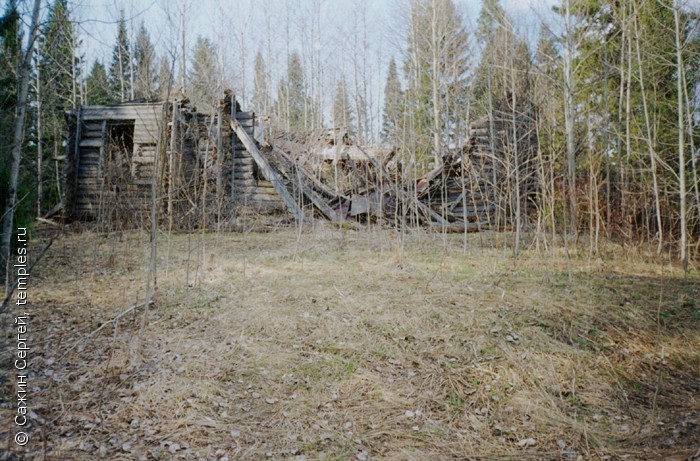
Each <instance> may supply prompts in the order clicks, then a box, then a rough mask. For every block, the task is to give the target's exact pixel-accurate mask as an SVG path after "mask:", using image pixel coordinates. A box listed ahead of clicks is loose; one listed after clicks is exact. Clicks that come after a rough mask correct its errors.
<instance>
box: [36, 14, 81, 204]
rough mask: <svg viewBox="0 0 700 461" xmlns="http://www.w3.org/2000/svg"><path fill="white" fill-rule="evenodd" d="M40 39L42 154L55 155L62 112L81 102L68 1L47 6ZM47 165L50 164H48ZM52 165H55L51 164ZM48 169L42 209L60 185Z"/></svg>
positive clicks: (55, 200)
mask: <svg viewBox="0 0 700 461" xmlns="http://www.w3.org/2000/svg"><path fill="white" fill-rule="evenodd" d="M41 32H42V35H43V40H42V42H41V43H42V44H41V46H38V47H37V48H38V49H39V66H40V69H39V75H40V81H39V85H40V97H41V121H40V122H41V127H42V129H41V138H42V139H40V140H38V142H40V143H41V145H42V148H43V156H44V157H46V158H48V157H53V158H57V157H59V156H61V155H63V154H64V146H63V140H64V137H65V132H66V121H65V111H66V110H68V109H71V108H75V107H76V106H77V105H78V104H80V95H79V93H78V88H79V85H80V83H79V82H80V79H81V77H80V74H81V70H80V67H79V60H78V59H77V58H76V56H75V44H76V39H75V31H74V29H73V24H72V22H71V19H70V13H69V11H68V0H56V1H55V2H54V3H53V5H51V6H50V7H49V12H48V17H47V21H46V23H45V25H44V28H43V30H42V31H41ZM49 165H50V164H49ZM53 166H56V167H57V165H56V164H54V165H53ZM50 173H51V171H50V170H49V169H48V168H44V169H43V171H42V182H44V181H45V182H47V183H46V184H45V185H43V186H42V191H43V194H42V195H44V197H41V203H42V208H44V209H50V208H51V207H53V205H55V204H56V203H58V201H59V200H60V197H59V188H60V185H59V184H57V183H56V181H55V177H56V175H55V174H50Z"/></svg>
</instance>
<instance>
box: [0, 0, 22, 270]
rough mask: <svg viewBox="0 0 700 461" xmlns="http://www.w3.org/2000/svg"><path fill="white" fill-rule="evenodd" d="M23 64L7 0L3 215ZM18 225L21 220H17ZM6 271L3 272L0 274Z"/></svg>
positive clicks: (1, 82)
mask: <svg viewBox="0 0 700 461" xmlns="http://www.w3.org/2000/svg"><path fill="white" fill-rule="evenodd" d="M20 60H21V38H20V15H19V11H18V9H17V2H16V0H8V2H7V4H6V5H5V10H4V12H3V15H2V17H0V197H2V199H1V201H0V207H1V208H0V215H4V213H5V206H6V204H7V200H6V199H5V197H7V196H8V194H9V185H10V164H11V163H12V153H11V150H12V136H13V126H14V119H15V115H16V111H15V109H16V106H17V85H18V81H17V71H18V67H19V65H20ZM16 219H17V220H18V222H24V220H20V217H19V216H16ZM3 271H4V267H3V268H0V272H3Z"/></svg>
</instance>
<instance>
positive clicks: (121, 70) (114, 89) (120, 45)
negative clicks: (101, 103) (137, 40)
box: [109, 10, 133, 102]
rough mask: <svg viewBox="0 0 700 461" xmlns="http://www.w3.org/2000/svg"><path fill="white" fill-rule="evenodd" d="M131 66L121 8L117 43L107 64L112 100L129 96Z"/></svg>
mask: <svg viewBox="0 0 700 461" xmlns="http://www.w3.org/2000/svg"><path fill="white" fill-rule="evenodd" d="M132 67H133V66H132V62H131V49H130V47H129V37H128V35H127V30H126V19H125V18H124V11H123V10H122V11H121V15H120V17H119V23H118V25H117V43H115V44H114V48H113V51H112V64H111V65H110V66H109V89H110V98H111V99H112V101H115V102H124V101H126V100H128V99H129V98H130V95H131V69H132Z"/></svg>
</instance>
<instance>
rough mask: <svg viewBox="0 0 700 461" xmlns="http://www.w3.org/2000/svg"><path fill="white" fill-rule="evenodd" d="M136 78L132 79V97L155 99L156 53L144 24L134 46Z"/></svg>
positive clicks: (156, 82)
mask: <svg viewBox="0 0 700 461" xmlns="http://www.w3.org/2000/svg"><path fill="white" fill-rule="evenodd" d="M134 62H135V63H136V76H135V78H134V96H135V97H136V98H138V99H141V98H143V99H146V100H149V101H150V100H153V99H155V98H156V97H157V95H158V94H157V93H158V92H157V86H158V74H157V71H156V52H155V48H154V47H153V44H152V43H151V37H150V35H149V34H148V30H146V26H145V25H144V23H143V22H142V23H141V26H140V27H139V32H138V34H137V35H136V44H135V46H134Z"/></svg>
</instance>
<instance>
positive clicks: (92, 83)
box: [85, 61, 111, 105]
mask: <svg viewBox="0 0 700 461" xmlns="http://www.w3.org/2000/svg"><path fill="white" fill-rule="evenodd" d="M85 87H86V100H87V104H92V105H102V104H109V103H110V102H111V101H110V96H109V82H108V81H107V71H106V70H105V66H104V65H103V64H102V63H101V62H99V61H95V63H94V64H93V65H92V69H91V70H90V75H88V77H87V81H86V83H85Z"/></svg>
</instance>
